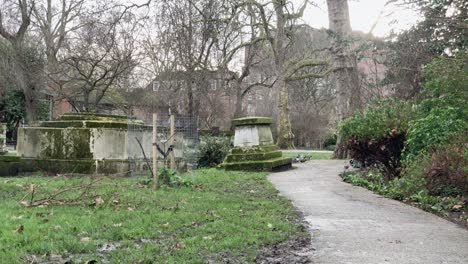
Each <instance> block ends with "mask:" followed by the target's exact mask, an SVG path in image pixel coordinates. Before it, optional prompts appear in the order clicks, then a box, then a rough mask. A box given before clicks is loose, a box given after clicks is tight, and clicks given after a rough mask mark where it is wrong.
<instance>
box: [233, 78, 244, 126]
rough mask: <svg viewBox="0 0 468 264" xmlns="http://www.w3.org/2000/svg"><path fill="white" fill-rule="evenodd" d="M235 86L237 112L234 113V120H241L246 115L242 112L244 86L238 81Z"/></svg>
mask: <svg viewBox="0 0 468 264" xmlns="http://www.w3.org/2000/svg"><path fill="white" fill-rule="evenodd" d="M234 85H235V86H236V87H235V88H236V110H235V112H234V118H239V117H242V116H243V115H244V113H243V111H242V99H243V98H242V86H241V83H239V82H238V81H236V82H235V83H234Z"/></svg>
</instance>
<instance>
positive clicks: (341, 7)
mask: <svg viewBox="0 0 468 264" xmlns="http://www.w3.org/2000/svg"><path fill="white" fill-rule="evenodd" d="M327 6H328V20H329V25H330V30H331V31H332V34H333V44H332V45H333V46H332V53H333V66H334V68H335V72H334V74H333V80H334V84H335V87H336V96H337V98H336V110H337V117H338V122H339V123H341V121H343V120H344V119H345V118H346V117H348V116H350V115H351V114H352V113H354V112H355V111H356V110H359V108H360V105H361V103H360V99H361V93H360V87H359V76H358V71H357V59H356V56H355V55H354V54H353V53H352V52H351V49H350V47H349V41H350V39H349V37H350V35H351V23H350V19H349V8H348V1H347V0H327ZM346 156H347V153H346V149H345V147H344V142H343V141H342V139H341V136H340V135H339V133H338V138H337V145H336V149H335V153H334V157H335V158H339V159H342V158H346Z"/></svg>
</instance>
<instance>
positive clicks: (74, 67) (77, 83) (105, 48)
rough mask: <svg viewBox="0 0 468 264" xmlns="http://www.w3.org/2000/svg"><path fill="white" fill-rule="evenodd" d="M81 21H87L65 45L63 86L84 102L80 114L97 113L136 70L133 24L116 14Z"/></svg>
mask: <svg viewBox="0 0 468 264" xmlns="http://www.w3.org/2000/svg"><path fill="white" fill-rule="evenodd" d="M129 15H130V14H129ZM82 19H86V20H88V21H87V22H86V23H85V24H84V26H82V27H81V28H80V29H79V30H78V31H77V32H76V36H75V37H74V38H73V39H72V40H70V41H69V43H67V47H66V54H67V57H66V60H65V61H64V63H65V65H66V67H67V68H66V71H64V74H65V75H66V77H65V78H66V84H65V85H66V86H67V87H69V88H70V90H73V91H75V94H74V95H75V96H76V95H79V97H81V98H82V99H83V104H82V106H81V108H82V109H81V110H83V111H96V110H97V109H98V106H99V103H100V102H101V100H102V99H103V98H104V96H105V94H106V92H108V90H109V89H111V88H116V87H118V86H119V84H121V83H122V82H123V81H124V79H125V78H127V77H128V76H129V74H130V73H131V71H132V70H133V68H134V67H135V64H136V61H135V60H134V59H135V58H134V56H135V54H134V50H135V39H134V36H133V32H134V31H135V26H136V23H126V22H125V21H124V20H122V19H121V17H120V14H118V13H117V14H115V13H114V14H110V16H109V17H108V18H107V19H106V20H104V19H102V18H101V19H100V20H93V18H90V17H86V18H82ZM127 20H128V21H131V17H129V18H127Z"/></svg>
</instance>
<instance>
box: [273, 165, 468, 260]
mask: <svg viewBox="0 0 468 264" xmlns="http://www.w3.org/2000/svg"><path fill="white" fill-rule="evenodd" d="M343 166H344V161H337V160H321V161H319V160H317V161H309V162H307V163H305V164H299V165H295V167H296V168H295V169H292V170H289V171H284V172H278V173H273V174H271V175H270V176H268V178H269V180H270V181H271V182H272V183H273V184H274V185H275V187H276V188H277V189H278V190H279V191H280V192H281V194H282V195H284V196H286V197H287V198H289V199H291V200H292V201H293V203H294V205H295V206H296V207H297V208H299V209H300V210H301V211H302V212H303V213H304V216H305V219H306V220H307V222H308V223H309V224H310V230H311V234H312V247H313V248H314V249H315V250H314V251H313V253H311V259H312V262H313V263H321V264H329V263H330V264H340V263H343V264H345V263H346V264H366V263H369V264H370V263H372V264H377V263H385V264H389V263H393V264H405V263H408V264H410V263H411V264H417V263H421V264H432V263H437V264H438V263H447V264H449V263H450V264H452V263H461V264H468V230H467V229H464V228H461V227H459V226H457V225H456V224H453V223H451V222H449V221H446V220H445V219H442V218H440V217H437V216H435V215H433V214H430V213H427V212H424V211H422V210H420V209H417V208H414V207H412V206H409V205H406V204H403V203H401V202H398V201H395V200H390V199H386V198H383V197H381V196H379V195H376V194H373V193H372V192H370V191H368V190H366V189H364V188H361V187H356V186H352V185H350V184H347V183H344V182H342V181H341V179H340V177H339V176H338V173H340V172H341V171H342V170H343Z"/></svg>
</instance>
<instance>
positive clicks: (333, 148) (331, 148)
mask: <svg viewBox="0 0 468 264" xmlns="http://www.w3.org/2000/svg"><path fill="white" fill-rule="evenodd" d="M335 149H336V145H329V146H326V147H325V150H330V151H334V150H335Z"/></svg>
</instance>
